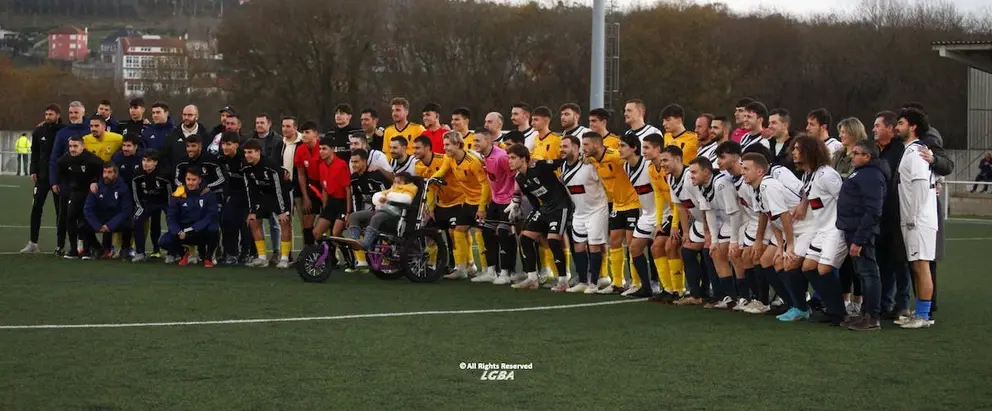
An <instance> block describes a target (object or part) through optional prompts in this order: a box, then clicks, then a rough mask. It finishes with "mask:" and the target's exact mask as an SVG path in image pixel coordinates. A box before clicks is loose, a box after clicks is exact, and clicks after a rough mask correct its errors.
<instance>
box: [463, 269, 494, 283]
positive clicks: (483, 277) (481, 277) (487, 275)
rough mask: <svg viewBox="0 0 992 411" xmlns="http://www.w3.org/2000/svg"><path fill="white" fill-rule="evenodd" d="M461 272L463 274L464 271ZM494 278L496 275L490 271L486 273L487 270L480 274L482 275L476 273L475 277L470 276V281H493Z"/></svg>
mask: <svg viewBox="0 0 992 411" xmlns="http://www.w3.org/2000/svg"><path fill="white" fill-rule="evenodd" d="M462 274H464V273H462ZM463 278H464V277H463ZM495 280H496V276H494V275H492V274H491V273H488V272H487V273H485V274H482V275H477V276H475V277H472V282H473V283H491V282H493V281H495Z"/></svg>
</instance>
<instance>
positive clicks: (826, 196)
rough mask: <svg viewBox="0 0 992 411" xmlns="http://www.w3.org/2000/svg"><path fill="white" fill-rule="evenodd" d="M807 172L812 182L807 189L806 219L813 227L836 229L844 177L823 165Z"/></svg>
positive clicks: (816, 228)
mask: <svg viewBox="0 0 992 411" xmlns="http://www.w3.org/2000/svg"><path fill="white" fill-rule="evenodd" d="M807 174H809V175H810V178H809V180H810V183H809V185H808V186H807V187H806V191H805V194H806V200H808V201H809V211H808V212H807V214H806V219H807V220H810V224H812V227H811V228H812V229H814V230H817V231H825V230H829V231H833V230H836V229H837V199H838V198H839V197H840V187H841V186H842V185H844V179H843V178H841V176H840V173H838V172H837V170H834V168H833V167H830V166H822V167H820V168H819V169H817V170H816V171H814V172H812V173H807Z"/></svg>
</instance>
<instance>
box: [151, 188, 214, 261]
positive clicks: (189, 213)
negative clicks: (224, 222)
mask: <svg viewBox="0 0 992 411" xmlns="http://www.w3.org/2000/svg"><path fill="white" fill-rule="evenodd" d="M204 190H205V187H201V188H199V189H197V190H185V193H184V194H183V196H181V197H175V196H173V197H171V198H170V199H169V208H168V211H166V216H165V221H166V225H167V226H168V228H169V232H167V233H165V234H163V235H162V238H161V239H160V240H159V244H160V245H161V246H162V248H165V249H166V250H168V251H169V255H172V256H174V257H181V256H182V255H183V245H195V246H196V247H197V249H198V250H199V253H200V258H203V259H213V253H214V250H215V249H216V248H217V240H218V237H219V236H220V232H219V231H220V227H219V224H218V220H220V209H219V206H218V201H217V198H218V194H217V193H215V192H213V191H209V192H207V193H204ZM179 233H185V238H183V239H180V238H179Z"/></svg>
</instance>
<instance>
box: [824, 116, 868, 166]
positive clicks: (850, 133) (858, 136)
mask: <svg viewBox="0 0 992 411" xmlns="http://www.w3.org/2000/svg"><path fill="white" fill-rule="evenodd" d="M837 133H838V134H839V135H840V142H841V144H843V145H844V149H843V150H837V151H836V152H835V153H834V155H833V158H832V159H831V160H832V161H831V162H832V163H833V166H834V169H835V170H837V172H838V173H840V175H841V177H844V178H847V176H848V175H850V174H851V170H853V169H854V165H853V164H852V162H851V161H852V158H851V149H852V148H854V143H857V142H858V141H861V140H866V139H868V134H867V133H866V132H865V125H864V124H862V123H861V120H858V119H856V118H854V117H848V118H845V119H843V120H841V121H840V122H839V123H837Z"/></svg>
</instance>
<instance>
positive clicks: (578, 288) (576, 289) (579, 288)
mask: <svg viewBox="0 0 992 411" xmlns="http://www.w3.org/2000/svg"><path fill="white" fill-rule="evenodd" d="M587 289H589V285H588V284H586V283H578V284H575V285H573V286H571V287H568V289H567V290H565V292H566V293H584V292H586V290H587Z"/></svg>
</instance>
